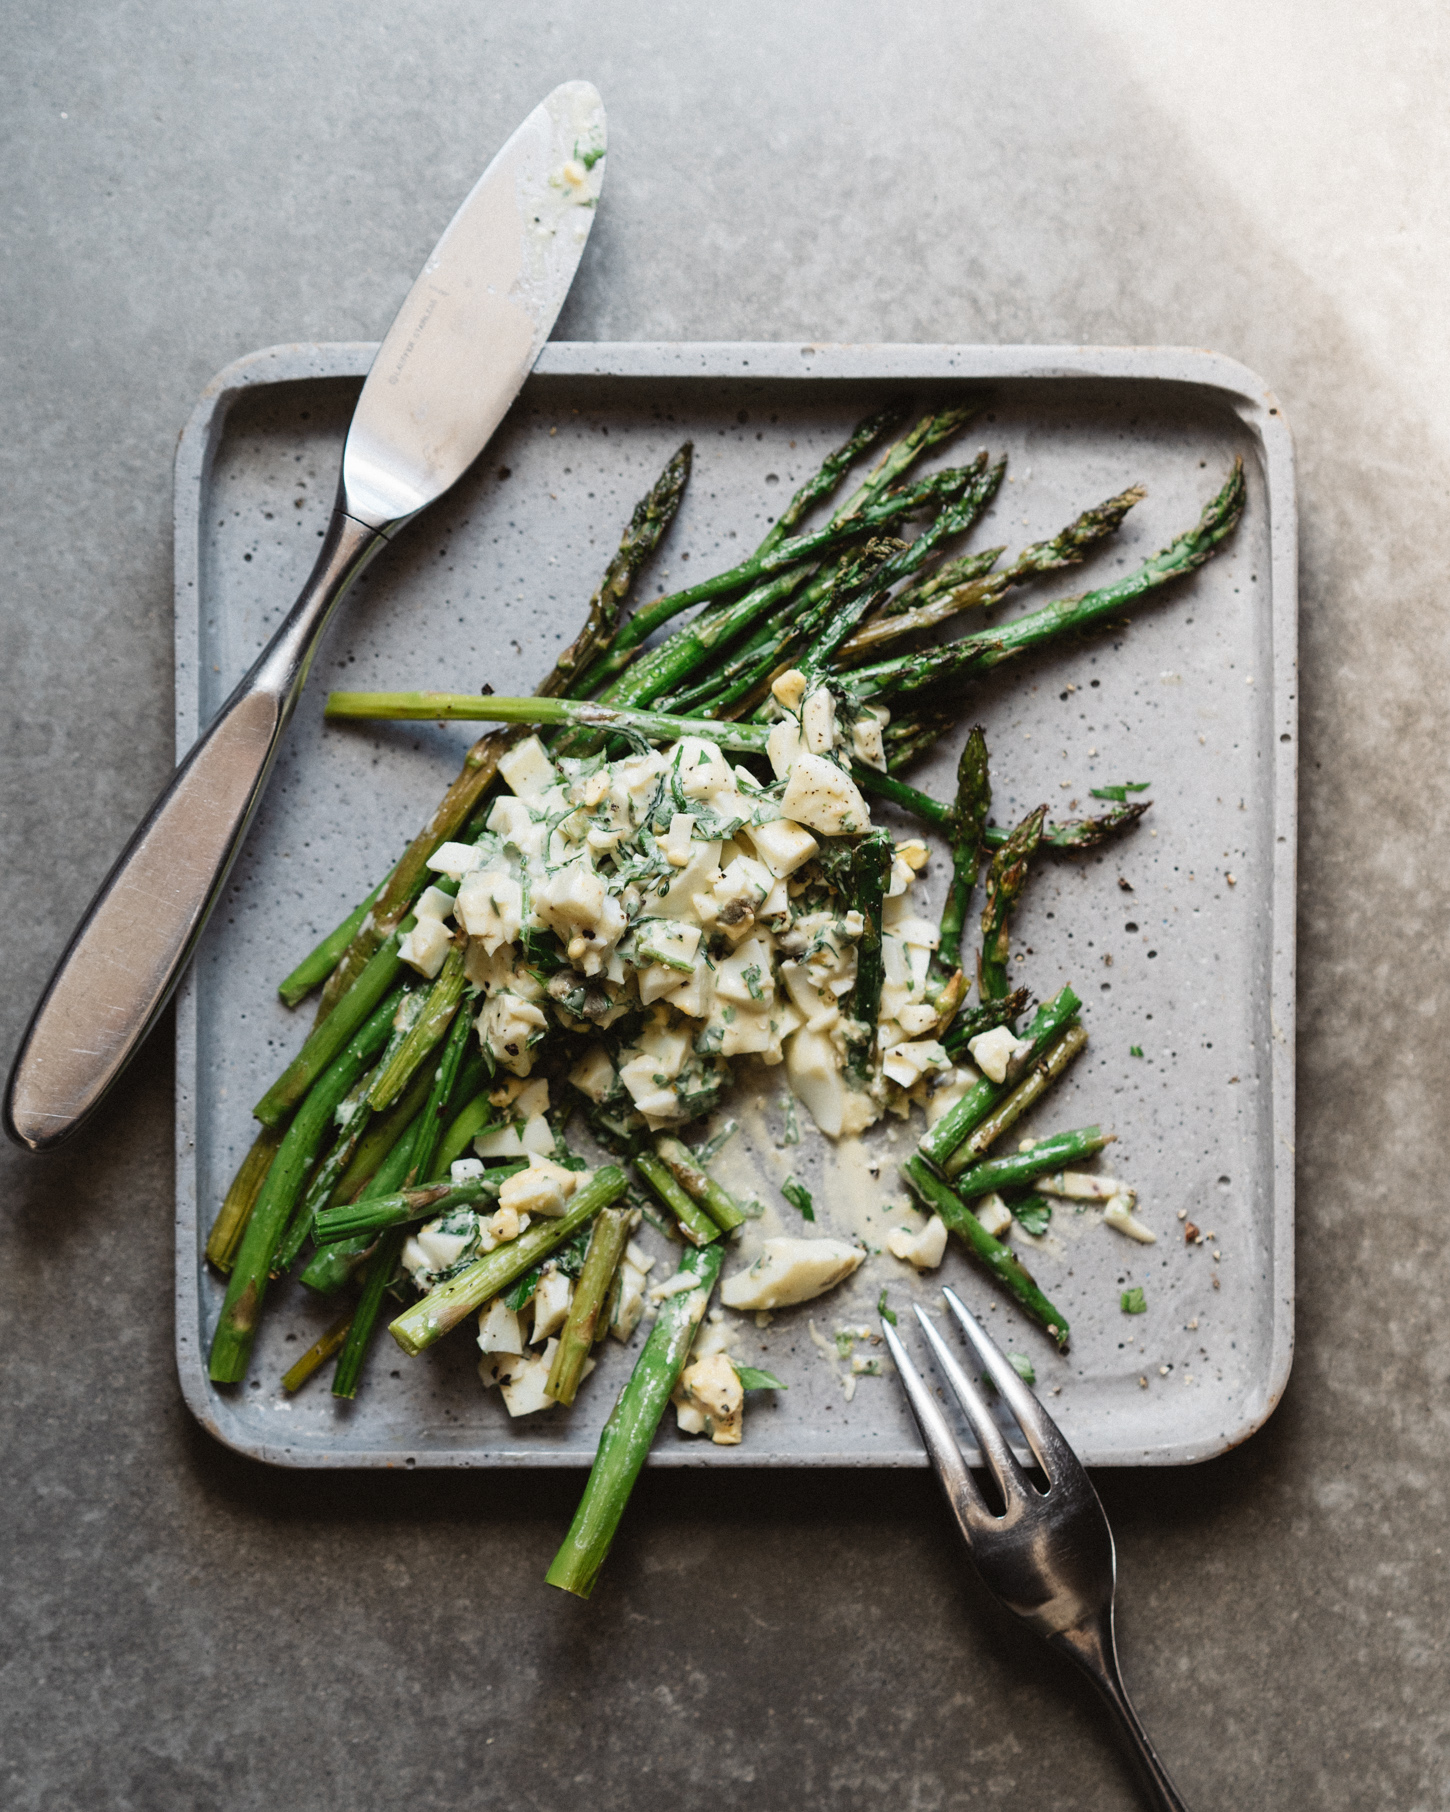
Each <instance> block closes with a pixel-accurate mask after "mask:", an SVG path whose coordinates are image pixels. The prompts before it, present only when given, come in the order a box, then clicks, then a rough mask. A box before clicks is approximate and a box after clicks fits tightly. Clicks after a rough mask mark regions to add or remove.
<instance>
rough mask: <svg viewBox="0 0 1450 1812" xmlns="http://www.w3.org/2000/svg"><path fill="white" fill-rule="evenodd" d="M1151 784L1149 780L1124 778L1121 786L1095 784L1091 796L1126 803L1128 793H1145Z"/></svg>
mask: <svg viewBox="0 0 1450 1812" xmlns="http://www.w3.org/2000/svg"><path fill="white" fill-rule="evenodd" d="M1152 784H1153V782H1152V781H1151V780H1125V781H1124V782H1123V784H1122V785H1121V786H1095V787H1093V788H1092V796H1093V798H1094V799H1111V800H1112V801H1113V802H1114V803H1115V804H1117V805H1126V804H1127V803H1128V794H1129V793H1146V792H1147V790H1148V788H1149V787H1150V786H1152Z"/></svg>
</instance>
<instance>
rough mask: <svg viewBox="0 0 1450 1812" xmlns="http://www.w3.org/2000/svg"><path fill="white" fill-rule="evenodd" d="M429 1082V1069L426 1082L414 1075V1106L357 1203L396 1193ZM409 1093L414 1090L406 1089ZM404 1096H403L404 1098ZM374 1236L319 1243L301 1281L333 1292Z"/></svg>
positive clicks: (354, 1267)
mask: <svg viewBox="0 0 1450 1812" xmlns="http://www.w3.org/2000/svg"><path fill="white" fill-rule="evenodd" d="M431 1084H432V1074H431V1071H429V1072H428V1074H427V1080H426V1081H424V1080H423V1077H422V1074H421V1073H420V1075H419V1076H418V1077H415V1078H414V1082H413V1089H416V1091H417V1094H416V1096H415V1097H414V1098H415V1100H416V1101H417V1105H416V1106H415V1107H414V1109H413V1112H412V1113H411V1114H410V1115H409V1116H408V1118H407V1120H406V1122H404V1123H403V1124H402V1130H401V1132H400V1133H398V1135H397V1137H396V1138H395V1139H394V1142H393V1145H392V1148H391V1149H390V1150H389V1151H387V1152H386V1153H385V1154H384V1155H383V1158H382V1161H381V1163H380V1164H379V1165H378V1167H377V1169H376V1171H374V1173H373V1175H372V1176H371V1177H370V1178H369V1179H368V1181H367V1182H366V1183H365V1184H364V1185H363V1187H362V1189H361V1191H360V1192H359V1194H358V1197H357V1200H358V1202H371V1201H375V1200H376V1199H377V1198H378V1197H379V1196H384V1195H393V1194H396V1193H397V1191H398V1190H400V1189H401V1188H402V1186H403V1179H404V1178H405V1177H406V1176H407V1174H408V1169H409V1166H410V1165H411V1164H412V1161H413V1145H414V1141H415V1140H416V1139H417V1136H418V1130H419V1128H420V1127H421V1126H422V1124H423V1104H424V1101H425V1100H426V1098H427V1094H428V1089H429V1087H430V1086H431ZM412 1092H413V1090H410V1091H409V1093H412ZM406 1099H407V1097H406V1096H405V1097H404V1100H406ZM399 1105H400V1106H401V1105H402V1104H401V1103H400V1104H399ZM374 1237H375V1236H374V1235H373V1234H371V1233H364V1234H359V1235H357V1236H356V1237H355V1238H353V1239H339V1240H332V1241H330V1242H329V1243H328V1244H327V1245H325V1246H319V1247H318V1248H317V1250H316V1251H315V1252H314V1253H313V1254H312V1257H311V1259H310V1260H309V1261H308V1264H307V1269H306V1270H305V1271H304V1272H303V1273H302V1282H303V1283H304V1284H306V1286H307V1287H308V1289H309V1290H315V1291H316V1292H317V1294H318V1295H319V1296H334V1295H336V1293H337V1292H338V1291H339V1290H340V1289H341V1288H342V1287H343V1285H344V1284H345V1283H347V1282H348V1281H349V1279H350V1278H351V1277H352V1275H353V1273H354V1272H355V1271H356V1270H357V1268H358V1265H359V1264H360V1263H361V1262H362V1260H363V1258H364V1257H365V1255H366V1253H367V1251H368V1248H369V1247H370V1246H371V1245H372V1243H373V1239H374Z"/></svg>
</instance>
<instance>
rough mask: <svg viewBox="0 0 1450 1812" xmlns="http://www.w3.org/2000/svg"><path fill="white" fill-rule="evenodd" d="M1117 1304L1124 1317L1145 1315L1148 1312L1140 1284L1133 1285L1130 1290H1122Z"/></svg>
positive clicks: (1146, 1300) (1146, 1301) (1146, 1299)
mask: <svg viewBox="0 0 1450 1812" xmlns="http://www.w3.org/2000/svg"><path fill="white" fill-rule="evenodd" d="M1118 1302H1119V1306H1120V1307H1121V1309H1122V1311H1123V1313H1124V1314H1125V1315H1145V1314H1146V1313H1147V1311H1148V1298H1147V1297H1146V1296H1145V1295H1144V1294H1143V1286H1142V1285H1141V1284H1134V1285H1133V1287H1132V1289H1131V1290H1124V1291H1123V1294H1122V1295H1121V1296H1120V1297H1119V1298H1118Z"/></svg>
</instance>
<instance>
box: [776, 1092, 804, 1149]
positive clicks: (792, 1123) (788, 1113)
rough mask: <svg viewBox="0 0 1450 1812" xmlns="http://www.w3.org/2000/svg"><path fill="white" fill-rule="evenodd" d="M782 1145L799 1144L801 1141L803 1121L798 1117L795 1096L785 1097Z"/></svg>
mask: <svg viewBox="0 0 1450 1812" xmlns="http://www.w3.org/2000/svg"><path fill="white" fill-rule="evenodd" d="M780 1142H781V1144H782V1145H799V1144H800V1142H801V1123H800V1121H799V1120H798V1119H797V1117H796V1111H795V1096H794V1095H789V1094H788V1095H787V1096H786V1098H785V1132H784V1134H783V1136H782V1138H781V1141H780Z"/></svg>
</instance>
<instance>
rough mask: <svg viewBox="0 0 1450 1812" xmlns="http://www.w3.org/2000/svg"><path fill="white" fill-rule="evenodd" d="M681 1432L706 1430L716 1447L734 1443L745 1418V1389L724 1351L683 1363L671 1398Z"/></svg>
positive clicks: (701, 1431)
mask: <svg viewBox="0 0 1450 1812" xmlns="http://www.w3.org/2000/svg"><path fill="white" fill-rule="evenodd" d="M672 1401H673V1402H674V1405H675V1415H676V1419H677V1420H678V1422H679V1427H680V1432H681V1433H682V1434H707V1435H709V1437H710V1439H711V1440H712V1441H714V1442H715V1443H716V1445H717V1446H720V1447H734V1446H738V1444H739V1442H740V1437H741V1433H742V1430H743V1426H744V1421H745V1392H744V1390H743V1389H742V1388H741V1385H740V1376H739V1373H738V1372H737V1371H736V1370H735V1367H734V1366H733V1365H732V1364H731V1363H730V1361H729V1359H728V1358H727V1357H726V1356H725V1354H724V1353H713V1354H711V1355H709V1356H708V1357H706V1358H703V1359H697V1360H696V1361H695V1362H694V1364H693V1365H688V1366H686V1367H685V1370H684V1372H683V1373H682V1374H681V1376H680V1382H679V1384H678V1385H677V1386H676V1387H675V1394H674V1397H673V1399H672Z"/></svg>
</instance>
